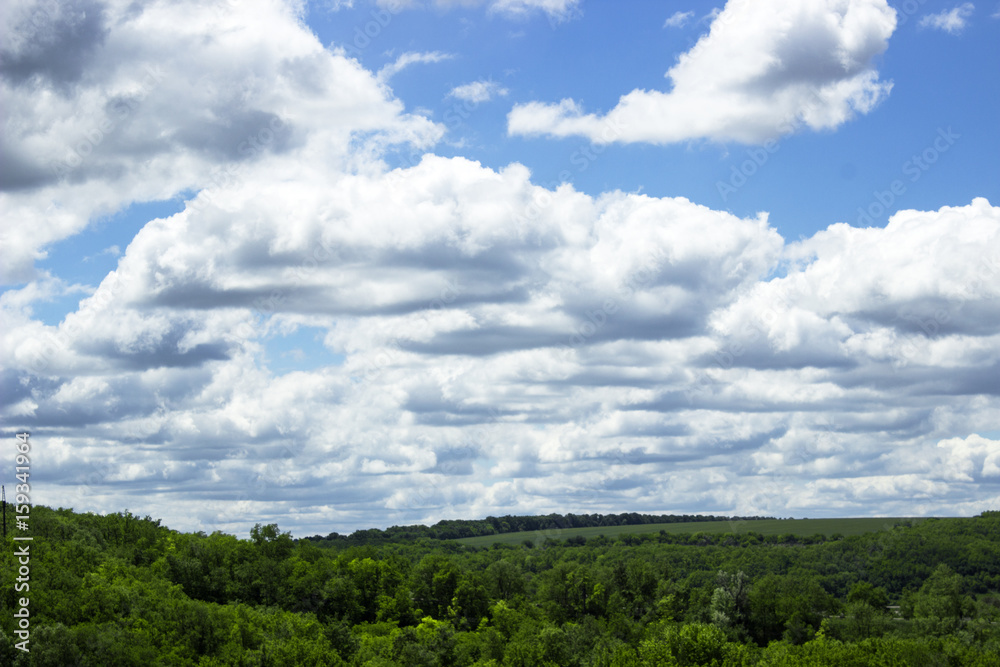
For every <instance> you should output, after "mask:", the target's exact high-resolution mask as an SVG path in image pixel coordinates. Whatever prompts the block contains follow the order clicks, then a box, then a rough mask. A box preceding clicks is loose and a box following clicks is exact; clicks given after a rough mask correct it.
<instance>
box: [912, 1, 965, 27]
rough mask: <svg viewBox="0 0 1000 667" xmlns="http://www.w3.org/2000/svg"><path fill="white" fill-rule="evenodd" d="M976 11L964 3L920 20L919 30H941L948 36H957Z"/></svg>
mask: <svg viewBox="0 0 1000 667" xmlns="http://www.w3.org/2000/svg"><path fill="white" fill-rule="evenodd" d="M975 10H976V7H975V5H973V4H972V3H971V2H964V3H962V4H961V5H958V6H957V7H953V8H951V9H947V10H945V11H942V12H938V13H937V14H928V15H927V16H924V17H923V18H921V19H920V23H919V25H920V27H921V28H934V29H936V30H943V31H945V32H946V33H948V34H949V35H957V34H959V33H960V32H962V31H963V30H964V29H965V26H966V25H967V24H968V22H969V17H971V16H972V13H973V12H974V11H975Z"/></svg>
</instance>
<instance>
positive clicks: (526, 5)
mask: <svg viewBox="0 0 1000 667" xmlns="http://www.w3.org/2000/svg"><path fill="white" fill-rule="evenodd" d="M579 6H580V0H492V2H490V11H491V12H495V13H497V14H503V15H506V16H510V17H521V16H526V15H528V14H531V13H533V12H536V11H541V12H544V13H545V14H547V15H548V17H549V18H550V19H552V20H555V21H565V20H566V19H568V18H570V17H571V16H573V14H574V12H576V11H578V8H579Z"/></svg>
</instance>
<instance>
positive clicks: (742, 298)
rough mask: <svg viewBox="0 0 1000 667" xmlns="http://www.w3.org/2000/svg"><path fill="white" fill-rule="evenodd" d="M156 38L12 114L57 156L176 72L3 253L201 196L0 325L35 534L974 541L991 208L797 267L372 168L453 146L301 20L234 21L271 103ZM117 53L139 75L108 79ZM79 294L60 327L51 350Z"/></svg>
mask: <svg viewBox="0 0 1000 667" xmlns="http://www.w3.org/2000/svg"><path fill="white" fill-rule="evenodd" d="M165 7H166V6H165V5H164V6H161V5H158V4H155V3H154V4H152V5H150V7H149V8H147V9H146V10H144V11H139V12H137V13H136V12H134V13H128V12H123V11H122V9H121V8H120V7H118V6H116V5H107V6H105V9H104V11H105V18H104V19H102V21H103V20H106V23H102V24H101V25H106V29H105V28H101V29H99V30H94V31H93V33H94V34H95V35H100V37H99V38H98V37H95V38H94V39H93V46H92V47H88V48H86V49H82V51H81V52H86V53H88V54H90V55H88V56H87V57H88V58H90V59H91V60H89V61H88V63H89V64H87V65H86V66H85V67H84V68H83V69H82V70H81V72H80V73H79V76H78V78H77V79H73V78H72V77H74V76H77V74H74V73H72V72H69V73H67V72H64V71H61V70H58V68H56V69H53V67H54V66H48V65H43V63H44V62H46V60H45V57H43V56H41V55H37V54H36V55H31V58H33V59H34V60H31V59H30V58H27V57H25V59H24V62H29V60H30V62H33V63H35V64H34V65H32V67H34V68H35V69H34V70H32V71H31V73H30V74H27V73H24V75H23V76H22V75H21V74H18V75H17V76H12V77H5V78H3V81H2V85H3V86H5V87H6V88H5V94H7V95H8V99H11V100H13V101H14V102H15V104H14V105H12V107H11V109H12V111H11V115H10V116H9V118H13V119H14V120H13V121H10V122H8V124H7V125H6V126H5V131H4V136H3V141H4V147H5V150H10V151H15V150H20V151H21V152H20V153H18V155H22V156H23V155H36V152H35V151H34V148H33V149H32V150H27V149H26V148H23V147H24V146H28V145H30V146H38V147H41V148H45V149H46V150H49V151H50V153H51V154H53V155H59V152H58V150H57V149H58V148H59V147H60V146H65V144H61V143H60V141H59V139H60V138H61V137H73V136H76V135H74V134H73V132H76V131H77V130H78V129H79V128H86V127H87V126H88V124H90V123H93V122H99V119H101V118H103V117H104V116H102V115H101V111H100V110H101V109H104V108H105V107H106V105H107V104H109V102H108V100H109V99H115V100H117V99H118V97H115V96H116V95H117V96H119V97H120V96H126V97H125V98H124V99H133V98H131V97H127V94H126V92H122V91H128V90H131V91H132V94H134V95H135V96H137V97H138V96H139V94H140V92H141V90H142V84H141V79H140V80H139V83H137V84H136V85H135V87H134V88H128V86H127V85H126V83H122V82H123V81H125V82H127V80H128V76H127V74H128V73H129V72H132V71H133V70H132V69H130V68H133V67H136V68H138V69H137V70H136V71H139V72H142V71H145V70H144V69H143V68H144V67H145V66H146V65H149V66H150V67H151V68H152V67H153V64H154V63H155V62H156V57H157V55H158V54H163V53H167V52H170V53H180V54H190V60H189V59H187V56H184V57H179V58H176V59H175V60H172V61H171V60H167V59H162V64H161V65H160V67H161V68H162V71H163V75H162V77H161V78H160V79H159V80H158V81H157V82H156V84H155V85H154V86H151V87H150V88H149V89H148V91H147V92H145V93H144V94H143V95H142V104H141V105H137V106H136V108H135V109H134V110H132V111H130V115H129V117H128V120H127V122H126V121H125V120H124V119H123V121H122V124H121V125H120V126H118V125H116V126H115V127H116V128H117V129H116V130H114V132H111V133H106V134H107V138H106V140H104V141H102V142H101V143H100V145H99V146H98V147H95V148H94V150H93V151H92V152H91V154H90V157H89V160H88V161H83V162H81V163H80V164H79V165H77V166H76V167H75V169H74V171H73V172H72V174H70V175H64V177H59V178H56V177H49V176H46V177H44V178H42V179H41V181H40V182H39V183H25V184H23V185H22V186H20V189H13V188H11V189H10V190H9V191H5V192H4V193H3V195H2V196H3V197H4V198H5V199H4V200H3V201H4V205H5V206H7V207H8V209H7V210H6V212H5V214H6V213H7V212H9V211H10V210H12V209H11V208H10V207H16V210H17V211H20V213H18V215H21V216H22V217H24V219H25V220H28V221H36V222H38V225H36V226H41V225H42V224H43V222H44V221H50V222H45V224H49V225H50V226H49V227H47V228H45V230H44V234H42V233H41V232H39V234H41V235H40V236H31V234H34V233H35V232H34V231H32V230H30V229H28V230H26V231H19V232H17V234H22V235H24V236H23V239H22V240H21V241H19V242H20V243H21V244H22V246H23V247H25V248H33V249H34V250H35V251H38V250H39V249H41V248H43V247H44V245H45V243H47V242H49V241H47V240H45V239H50V240H51V239H55V238H63V237H66V236H68V235H70V234H72V233H74V231H75V230H77V229H79V226H80V224H84V223H81V222H79V220H83V221H86V219H87V216H88V213H87V212H88V211H91V210H93V206H95V205H96V204H94V202H99V203H101V202H103V204H102V205H105V206H109V207H110V206H112V205H113V204H114V203H115V202H118V203H119V204H114V205H120V203H121V202H125V201H132V200H142V199H143V198H147V199H149V198H154V197H162V196H164V194H166V195H167V196H169V193H175V192H182V193H183V194H182V196H183V197H185V198H186V201H185V203H184V207H183V210H181V211H180V212H178V213H176V214H174V215H171V216H169V217H165V218H159V219H154V220H149V221H148V222H147V223H146V224H145V225H144V226H143V228H142V229H141V231H139V233H138V234H136V235H135V237H134V238H133V239H131V242H130V243H129V244H128V245H127V247H125V246H122V247H124V251H123V254H122V255H121V256H120V257H119V260H118V263H117V265H116V267H115V269H114V270H113V271H111V272H109V273H108V274H107V275H106V276H105V277H104V279H103V280H102V281H101V282H100V284H99V285H98V286H97V287H96V289H93V290H91V289H89V288H88V289H84V288H82V287H81V286H76V285H67V284H65V283H64V282H62V281H60V280H59V279H58V278H56V277H54V276H50V275H48V274H45V273H43V272H38V273H37V274H36V275H35V276H34V279H33V280H31V281H29V282H27V283H26V284H25V285H23V286H20V287H17V288H15V289H10V290H7V291H6V292H5V293H3V294H2V295H0V317H2V318H3V321H4V327H3V329H2V330H0V360H2V364H3V365H2V367H0V390H2V392H3V395H4V397H5V400H4V402H3V405H2V407H0V420H2V421H3V423H4V424H6V425H7V427H8V428H9V429H10V430H13V429H22V428H27V429H30V430H31V432H32V434H33V436H32V437H33V438H34V439H35V440H36V442H38V443H44V446H43V447H38V450H37V451H38V456H39V459H38V467H39V470H44V471H45V474H46V475H47V476H48V477H47V479H46V480H45V483H44V484H40V485H39V487H38V488H39V492H38V493H39V495H38V498H37V499H36V500H37V501H38V502H42V503H47V504H52V505H62V506H73V507H76V508H78V509H86V510H98V511H118V510H121V509H123V508H124V507H129V508H130V509H132V510H133V511H137V512H140V513H149V514H152V515H155V516H158V517H160V516H162V517H163V518H164V519H166V521H167V523H168V524H169V525H173V526H176V527H178V528H184V529H194V530H198V529H202V530H207V531H212V530H216V529H220V530H227V531H235V532H244V533H245V532H246V530H247V529H248V528H249V526H251V525H253V524H254V523H257V522H263V523H269V522H277V523H279V524H281V525H282V527H283V528H288V529H292V530H293V531H294V532H295V533H296V534H297V535H301V534H313V533H324V534H325V533H327V532H330V531H331V530H337V531H339V532H343V531H344V530H350V529H352V528H361V527H369V526H372V525H389V524H393V523H409V522H417V521H433V520H437V519H440V518H444V517H449V516H450V517H455V516H463V517H469V516H483V515H486V514H497V513H507V512H513V513H535V512H540V513H545V512H550V511H560V512H565V511H571V510H574V511H581V510H583V511H595V512H598V511H599V512H609V511H621V510H622V509H623V508H628V509H630V510H636V511H651V512H664V511H678V512H702V513H704V512H725V513H741V514H742V513H768V514H778V515H782V516H786V515H788V514H789V513H801V512H809V513H815V512H817V511H820V510H823V511H828V512H833V513H836V514H866V513H873V512H875V513H879V514H897V515H912V514H916V513H920V512H928V513H931V512H933V513H947V512H952V511H953V512H959V511H962V512H969V511H972V510H974V509H975V507H976V504H977V503H980V504H981V503H982V502H984V499H986V500H989V499H991V498H996V497H997V496H998V495H1000V494H998V484H1000V482H998V478H997V474H996V467H997V465H998V464H997V461H996V456H995V455H994V454H995V451H996V450H995V447H996V445H995V441H994V440H989V439H987V438H985V437H980V436H975V437H974V436H972V435H970V433H981V434H988V432H989V429H991V428H995V424H996V423H998V421H1000V385H998V383H997V380H996V378H997V377H1000V334H998V333H997V332H998V331H1000V305H998V304H1000V207H997V206H994V205H992V204H991V203H990V202H988V201H987V200H985V199H975V200H973V201H971V202H969V203H967V204H964V205H961V206H950V207H943V208H940V209H939V210H933V211H900V212H899V213H897V214H895V215H894V216H893V217H892V218H891V220H890V222H889V224H888V225H887V226H886V227H885V228H881V229H878V228H874V229H857V228H852V227H849V226H847V225H832V226H830V227H829V228H827V229H825V230H823V231H821V232H819V233H817V234H815V235H813V236H812V237H810V238H805V239H801V240H799V241H795V242H786V241H785V240H784V239H783V238H782V237H781V236H780V235H779V234H778V233H777V231H776V230H775V229H774V228H773V227H772V226H771V225H770V224H769V222H768V218H767V215H766V214H760V215H754V216H750V217H739V216H736V215H733V214H731V213H728V212H724V211H716V210H712V209H710V208H708V207H705V206H701V205H698V204H696V203H694V202H691V201H689V200H686V199H684V198H670V197H664V198H658V197H650V196H645V195H641V194H636V193H625V192H620V191H615V192H608V193H604V194H600V195H590V194H586V193H583V192H580V191H578V190H576V189H574V188H573V187H572V186H571V185H569V184H563V185H561V186H559V187H558V188H556V189H548V188H544V187H541V186H539V185H537V184H536V183H535V182H534V180H533V178H532V174H531V173H530V172H529V170H528V169H527V168H525V167H524V166H522V165H520V164H517V163H512V164H510V165H507V166H506V167H503V168H499V169H494V168H490V167H486V166H483V165H482V164H479V163H476V162H473V161H470V160H467V159H462V158H444V157H440V156H435V155H433V154H427V155H425V156H424V157H423V159H422V160H421V161H419V163H418V164H415V165H413V166H409V167H406V168H398V169H390V168H389V167H388V166H387V165H386V164H385V163H384V162H383V161H382V159H381V157H382V155H383V153H384V151H385V149H386V146H387V145H389V144H390V143H391V142H404V143H409V144H411V145H413V146H416V147H420V146H429V145H432V144H433V142H434V141H435V140H436V138H438V137H440V136H441V130H440V128H439V127H438V126H436V125H434V124H432V123H430V122H429V121H427V120H426V119H423V118H419V117H414V116H411V115H408V114H407V113H405V111H404V109H403V107H402V104H401V103H400V102H399V101H398V100H395V99H394V98H393V97H392V95H391V91H390V90H388V88H387V87H386V86H385V85H384V84H383V83H381V82H380V81H379V80H378V77H377V75H376V74H374V73H372V72H369V71H366V70H364V69H363V68H362V67H360V65H358V64H357V63H356V62H355V61H353V60H350V59H347V58H344V57H343V56H342V55H340V53H339V52H338V51H336V50H333V51H329V50H324V49H322V48H320V47H319V46H318V45H317V44H316V42H315V39H314V38H313V37H312V36H311V35H309V34H308V33H307V32H305V31H304V30H303V29H302V28H301V25H300V23H299V22H298V19H297V18H296V15H295V14H294V12H285V11H284V10H283V9H282V7H283V6H279V5H273V6H272V5H265V4H261V5H260V6H259V7H257V9H262V10H264V9H267V8H270V10H268V11H271V12H272V13H271V14H266V12H265V15H266V16H265V19H260V20H261V21H263V23H262V24H258V23H257V21H258V16H259V15H258V14H257V13H256V10H254V11H250V12H248V13H247V14H246V15H245V16H243V18H242V19H241V20H240V21H236V20H235V19H233V18H231V17H230V16H229V15H226V16H223V17H219V18H218V19H213V20H218V21H222V22H223V24H225V25H229V24H228V23H225V22H227V21H234V23H233V24H232V25H233V26H237V25H243V24H244V23H245V24H246V26H247V27H245V28H244V29H243V30H242V31H240V30H237V31H235V32H232V34H230V32H226V31H220V35H219V36H217V39H223V40H233V43H232V45H231V46H233V48H236V52H237V53H239V54H242V55H243V56H245V57H246V58H255V59H257V61H255V65H254V71H256V72H259V73H260V74H259V76H260V77H261V79H260V82H259V83H254V82H249V83H246V82H244V83H240V84H239V85H229V84H227V82H232V81H239V79H238V78H234V77H235V74H234V72H235V73H237V74H238V73H241V72H245V71H248V70H244V69H242V68H243V67H244V64H243V63H242V62H241V61H239V60H238V59H230V58H223V57H221V56H219V55H218V54H217V53H215V52H214V51H212V46H211V45H212V40H207V39H206V34H205V32H204V31H201V32H199V28H197V27H196V25H195V24H192V23H189V22H187V21H186V19H185V20H182V19H181V18H178V16H177V15H176V14H174V13H171V12H168V11H167V10H166V9H165ZM198 7H200V5H199V6H198ZM198 7H193V9H192V11H201V10H200V9H198ZM66 11H67V12H70V10H66ZM233 11H234V12H236V13H237V14H238V13H239V10H238V9H233ZM803 11H807V10H803ZM146 12H153V14H151V15H148V16H147V15H146ZM156 12H164V13H162V14H157V13H156ZM71 14H72V12H70V13H69V14H67V15H66V16H68V17H69V18H66V16H63V15H62V14H60V15H59V16H58V17H55V18H54V19H53V24H58V23H59V21H70V22H73V21H77V22H78V21H80V20H82V19H80V18H79V16H78V15H76V14H72V15H71ZM165 21H166V23H164V22H165ZM171 21H172V22H171ZM241 21H242V22H241ZM136 22H138V23H136ZM140 24H141V26H145V27H140ZM44 25H48V24H44ZM162 25H171V26H173V28H174V29H172V30H159V29H157V30H154V29H153V28H152V26H162ZM265 26H266V29H265ZM53 30H54V29H53ZM713 30H714V28H713ZM57 32H58V31H57ZM271 33H277V34H278V37H275V38H274V39H273V40H272V38H271V36H270V35H271ZM59 34H62V33H59ZM151 34H156V35H158V37H157V39H150V38H148V37H149V35H151ZM143 36H145V37H146V38H145V39H140V37H143ZM241 40H246V42H245V43H244V42H243V41H241ZM37 43H38V44H42V45H44V44H46V43H47V42H46V41H45V40H40V41H38V42H37ZM241 45H242V46H241ZM237 47H238V48H237ZM12 48H14V47H12ZM17 48H20V47H17ZM25 48H27V47H25ZM32 48H35V47H32ZM39 48H41V47H39ZM227 48H228V47H227ZM107 49H112V50H115V51H116V52H118V53H120V52H122V51H123V50H124V51H128V52H130V53H134V54H135V56H134V58H132V59H120V58H119V60H120V61H122V62H125V63H126V65H125V66H124V70H125V71H124V72H122V71H119V70H117V69H113V68H112V69H108V68H107V67H102V66H101V65H100V63H102V62H105V61H104V60H103V59H104V58H110V57H111V56H110V55H106V54H105V50H107ZM241 49H242V50H241ZM19 53H20V52H19ZM108 62H110V61H108ZM196 64H197V67H195V65H196ZM26 72H27V70H26ZM154 72H157V70H155V69H154ZM18 77H20V78H18ZM60 77H61V78H60ZM123 77H124V78H123ZM199 77H200V79H199ZM199 80H200V81H201V82H202V83H200V84H198V85H197V86H196V85H195V83H194V82H197V81H199ZM116 86H117V87H116ZM199 86H201V87H199ZM29 87H35V88H34V89H35V90H36V91H37V90H43V91H47V94H46V95H38V94H30V93H29V92H28V88H29ZM161 90H162V92H159V91H161ZM181 93H183V94H185V95H188V96H189V97H188V99H187V101H186V102H185V105H186V106H184V105H180V103H178V102H175V97H176V96H178V95H180V94H181ZM196 93H197V94H196ZM191 96H193V97H191ZM111 104H113V102H111ZM64 105H76V107H77V108H79V112H78V113H79V114H80V118H78V117H77V116H76V115H74V114H73V113H70V112H69V111H68V109H70V108H71V107H70V106H64ZM182 107H183V108H182ZM112 109H113V107H112ZM95 119H97V121H95ZM274 119H278V120H279V121H280V122H275V123H274V125H273V127H272V121H273V120H274ZM29 120H30V121H32V122H35V123H37V127H36V126H35V125H32V122H29ZM31 128H36V129H37V132H36V131H35V129H31ZM248 128H249V129H248ZM260 128H267V129H268V130H269V131H270V132H271V134H270V135H266V134H265V135H261V133H260ZM29 129H30V130H31V131H29ZM254 130H256V133H254ZM248 134H249V135H250V139H253V138H256V139H255V140H256V142H257V144H256V146H254V144H252V143H251V141H250V139H248V138H247V137H248ZM219 136H221V137H222V138H219ZM268 136H270V139H267V137H268ZM244 141H246V142H247V143H246V147H247V148H248V149H249V148H253V151H252V152H249V151H248V152H249V153H250V154H248V155H241V154H240V149H239V146H240V143H241V142H244ZM233 142H236V143H235V145H234V144H233ZM70 145H72V144H70ZM37 154H38V155H47V153H45V151H41V152H39V153H37ZM137 156H146V157H144V158H143V160H140V159H139V158H138V157H137ZM32 159H34V158H32ZM144 160H145V161H144ZM220 169H224V170H225V171H223V172H221V173H222V174H224V175H226V177H225V178H222V177H218V178H217V177H216V175H217V174H219V173H220V171H219V170H220ZM179 188H180V190H178V189H179ZM188 188H190V191H188V190H187V189H188ZM56 194H58V196H59V197H58V205H56V204H53V197H54V195H56ZM50 205H51V206H52V209H50V210H47V208H48V207H49V206H50ZM88 207H90V208H88ZM74 216H75V217H74ZM8 233H10V232H8ZM8 238H14V239H17V238H20V237H16V236H15V237H8ZM40 239H41V240H40ZM8 242H9V241H8V240H7V239H5V244H7V243H8ZM32 244H34V245H32ZM68 293H72V294H78V295H79V296H81V297H82V299H81V300H80V302H79V306H78V307H77V308H76V309H75V310H74V311H73V312H71V313H70V314H69V315H67V316H66V317H65V318H64V319H63V321H61V322H59V323H58V324H51V325H50V324H47V323H45V322H43V321H41V320H40V319H38V317H37V316H36V313H35V310H36V307H37V305H38V304H40V303H43V302H45V301H46V300H49V299H53V298H58V297H60V296H61V295H65V294H68ZM317 330H318V331H320V332H321V335H322V344H323V346H324V347H325V349H326V350H327V351H328V352H329V354H328V355H327V357H326V359H328V361H324V362H322V363H320V362H318V361H315V360H307V361H312V362H313V363H311V364H310V363H306V364H304V365H303V366H304V369H303V370H296V371H291V372H277V371H274V370H272V369H271V367H270V366H269V363H268V358H269V348H268V346H270V345H273V344H274V342H275V341H280V340H282V339H283V338H285V337H291V336H295V335H296V334H297V333H301V332H303V331H309V332H313V331H317ZM928 462H935V463H934V464H933V465H932V464H930V463H928ZM875 503H877V504H875ZM873 507H874V508H877V509H874V510H873ZM980 509H981V508H980Z"/></svg>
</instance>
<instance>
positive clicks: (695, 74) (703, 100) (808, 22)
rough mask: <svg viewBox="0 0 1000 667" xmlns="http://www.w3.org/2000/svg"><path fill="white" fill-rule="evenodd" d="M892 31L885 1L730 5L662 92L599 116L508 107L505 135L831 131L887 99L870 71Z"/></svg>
mask: <svg viewBox="0 0 1000 667" xmlns="http://www.w3.org/2000/svg"><path fill="white" fill-rule="evenodd" d="M895 27H896V13H895V11H894V10H893V9H891V8H890V7H889V6H888V4H886V2H885V0H822V1H821V2H809V3H803V2H800V1H799V0H782V1H781V2H770V3H759V2H751V1H749V0H730V1H729V2H728V3H727V4H726V6H725V8H724V9H723V10H722V11H721V12H720V13H719V14H718V15H717V16H716V17H715V18H714V20H713V21H712V24H711V29H710V31H709V32H708V34H706V35H704V36H703V37H702V38H701V39H700V40H699V41H698V43H697V44H696V45H695V46H694V47H693V48H692V49H691V50H690V51H688V52H687V53H684V54H682V55H681V56H680V58H679V59H678V61H677V64H676V65H674V66H673V67H672V68H671V69H670V70H669V71H668V72H667V77H668V78H669V79H670V81H671V84H672V86H671V89H670V90H669V91H657V90H634V91H632V92H630V93H628V94H627V95H624V96H623V97H622V98H621V99H620V100H619V102H618V104H617V105H616V106H615V107H614V108H613V109H612V110H611V111H609V112H608V113H607V114H605V115H603V116H601V115H598V114H594V113H586V112H585V111H584V109H583V108H582V107H581V106H580V105H579V104H578V103H577V102H575V101H574V100H572V99H564V100H562V101H560V102H559V103H557V104H551V103H547V102H529V103H526V104H518V105H516V106H515V107H514V108H513V110H512V111H511V112H510V114H509V115H508V132H509V133H510V134H512V135H548V136H553V137H566V136H573V135H581V136H585V137H588V138H590V139H591V140H593V141H600V142H612V141H619V142H625V143H632V142H649V143H654V144H669V143H675V142H681V141H688V140H692V139H710V140H713V141H723V142H724V141H737V142H742V143H763V142H765V141H767V140H769V139H774V138H776V137H778V136H781V135H784V134H789V133H791V132H794V131H796V130H798V129H800V128H801V127H802V126H806V127H809V128H810V129H813V130H822V129H832V128H836V127H838V126H840V125H841V124H843V123H845V122H846V121H847V120H849V119H850V118H851V117H852V116H853V115H854V114H856V113H868V112H869V111H871V110H872V109H873V108H874V107H875V106H877V105H878V103H879V102H880V101H881V100H882V99H884V98H885V96H886V95H888V93H889V90H890V88H891V84H890V83H888V82H884V81H880V80H879V76H878V72H877V71H875V69H874V67H873V64H872V63H873V60H874V59H875V58H876V57H877V56H878V55H879V54H881V53H882V52H883V51H885V49H886V47H887V45H888V39H889V36H890V35H891V34H892V32H893V31H894V29H895Z"/></svg>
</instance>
